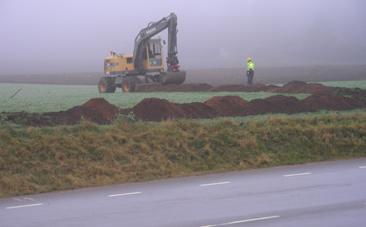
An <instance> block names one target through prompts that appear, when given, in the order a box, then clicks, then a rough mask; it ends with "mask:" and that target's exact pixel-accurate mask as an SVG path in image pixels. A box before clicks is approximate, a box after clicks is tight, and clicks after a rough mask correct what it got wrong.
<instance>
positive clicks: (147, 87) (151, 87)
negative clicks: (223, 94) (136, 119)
mask: <svg viewBox="0 0 366 227" xmlns="http://www.w3.org/2000/svg"><path fill="white" fill-rule="evenodd" d="M211 88H212V86H211V85H209V84H180V85H177V84H168V85H161V84H141V85H138V86H137V87H136V91H138V92H163V91H164V92H167V91H169V92H174V91H176V92H191V91H208V90H210V89H211Z"/></svg>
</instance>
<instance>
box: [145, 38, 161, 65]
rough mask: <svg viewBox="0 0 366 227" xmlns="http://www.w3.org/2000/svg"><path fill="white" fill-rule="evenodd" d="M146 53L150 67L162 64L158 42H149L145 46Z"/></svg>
mask: <svg viewBox="0 0 366 227" xmlns="http://www.w3.org/2000/svg"><path fill="white" fill-rule="evenodd" d="M147 51H148V52H147V53H148V58H149V64H150V65H151V66H160V65H161V63H162V59H161V43H160V40H150V42H149V43H148V44H147Z"/></svg>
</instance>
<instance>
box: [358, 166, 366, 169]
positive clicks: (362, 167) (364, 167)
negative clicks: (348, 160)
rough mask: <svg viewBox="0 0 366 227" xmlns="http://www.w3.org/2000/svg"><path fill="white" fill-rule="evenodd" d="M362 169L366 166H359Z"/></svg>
mask: <svg viewBox="0 0 366 227" xmlns="http://www.w3.org/2000/svg"><path fill="white" fill-rule="evenodd" d="M358 168H360V169H366V166H359V167H358Z"/></svg>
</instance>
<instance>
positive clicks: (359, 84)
mask: <svg viewBox="0 0 366 227" xmlns="http://www.w3.org/2000/svg"><path fill="white" fill-rule="evenodd" d="M320 83H321V84H324V85H326V86H330V87H346V88H361V89H366V80H360V81H357V80H352V81H327V82H320Z"/></svg>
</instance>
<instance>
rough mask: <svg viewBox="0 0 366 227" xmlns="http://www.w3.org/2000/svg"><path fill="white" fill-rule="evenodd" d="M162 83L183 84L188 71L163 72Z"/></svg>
mask: <svg viewBox="0 0 366 227" xmlns="http://www.w3.org/2000/svg"><path fill="white" fill-rule="evenodd" d="M160 77H161V84H163V85H166V84H182V83H183V82H184V81H185V79H186V71H180V72H162V73H161V75H160Z"/></svg>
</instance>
